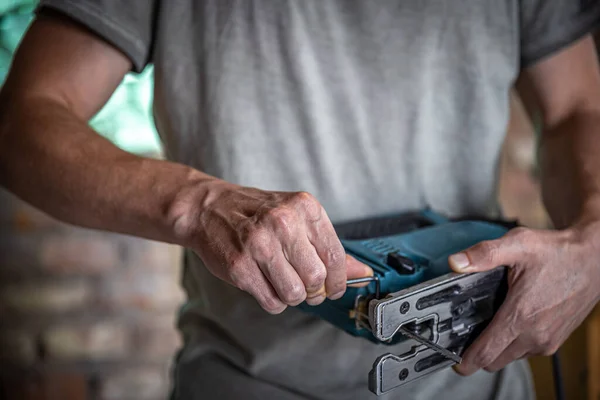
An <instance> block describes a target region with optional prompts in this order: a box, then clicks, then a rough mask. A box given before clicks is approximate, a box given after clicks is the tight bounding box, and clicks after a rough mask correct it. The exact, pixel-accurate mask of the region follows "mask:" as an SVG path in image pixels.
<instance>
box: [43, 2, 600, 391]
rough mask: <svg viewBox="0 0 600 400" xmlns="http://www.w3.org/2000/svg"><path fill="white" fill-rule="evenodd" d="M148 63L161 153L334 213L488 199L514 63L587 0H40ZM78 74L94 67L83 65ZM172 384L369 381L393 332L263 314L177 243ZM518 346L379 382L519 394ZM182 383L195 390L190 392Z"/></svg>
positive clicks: (595, 10) (522, 381) (467, 209)
mask: <svg viewBox="0 0 600 400" xmlns="http://www.w3.org/2000/svg"><path fill="white" fill-rule="evenodd" d="M41 3H42V5H43V7H42V9H44V7H52V8H54V9H57V10H60V11H62V12H64V13H66V14H67V15H69V16H71V17H72V18H74V19H76V20H78V21H80V22H81V23H82V24H84V25H86V26H87V27H89V28H90V29H91V30H92V31H95V32H96V33H98V34H99V35H100V36H101V37H103V38H105V39H106V40H107V41H109V42H111V43H113V44H114V45H115V46H116V47H118V48H119V49H121V50H122V51H123V52H124V53H125V54H127V55H128V56H129V57H130V58H131V60H132V61H133V64H134V69H135V71H140V70H142V69H143V68H144V67H145V66H146V65H147V64H148V63H152V64H154V67H155V107H154V108H155V120H156V125H157V128H158V130H159V132H160V135H161V137H162V139H163V142H164V146H165V150H166V154H167V156H168V158H170V159H172V160H175V161H178V162H181V163H185V164H187V165H190V166H193V167H195V168H197V169H199V170H202V171H204V172H206V173H209V174H211V175H214V176H217V177H220V178H223V179H226V180H229V181H231V182H235V183H239V184H243V185H248V186H255V187H259V188H263V189H276V190H304V191H308V192H311V193H312V194H314V195H315V196H316V197H317V199H318V200H320V202H321V203H322V204H323V205H324V207H325V209H326V211H327V212H328V214H329V216H330V217H331V219H332V220H333V221H334V222H341V221H344V220H348V219H356V218H360V217H368V216H376V215H381V214H390V213H395V212H400V211H405V210H409V209H410V210H412V209H417V208H421V207H423V206H426V205H428V206H431V207H432V208H434V209H436V210H439V211H441V212H444V213H447V214H449V215H460V214H465V213H468V214H471V215H473V214H481V215H492V214H495V213H497V210H498V207H497V204H496V192H495V188H496V175H497V164H498V160H499V153H500V149H501V145H502V142H503V139H504V136H505V130H506V127H507V122H508V119H509V90H510V88H511V86H512V84H513V82H514V80H515V78H516V77H517V75H518V74H519V72H520V70H521V69H522V68H523V67H525V66H528V65H531V64H533V63H535V62H536V61H538V60H540V59H542V58H544V57H546V56H548V55H549V54H552V53H553V52H555V51H557V50H559V49H561V48H562V47H564V46H565V45H568V44H569V43H572V42H573V41H574V40H576V39H578V38H580V37H581V36H582V35H583V34H584V33H586V32H588V31H589V30H590V29H591V28H592V26H593V25H594V24H595V22H596V20H597V17H598V15H599V11H600V10H599V6H600V5H599V4H598V2H595V1H583V0H581V1H580V0H546V1H544V0H493V1H492V0H487V1H481V0H460V1H458V0H457V1H452V2H450V1H439V0H380V1H374V0H204V1H201V0H152V1H151V0H42V2H41ZM90 79H93V77H91V78H90ZM183 285H184V287H185V289H186V291H187V293H188V296H189V299H190V302H189V304H188V305H187V306H186V307H184V309H183V310H182V314H181V318H180V327H181V330H182V332H184V334H185V337H186V341H187V344H188V346H187V347H186V349H185V350H184V351H183V352H182V354H181V355H180V358H179V361H180V366H179V368H178V371H179V374H178V376H177V378H176V382H177V385H178V389H179V390H181V393H182V394H181V395H180V398H186V399H188V398H193V399H196V398H198V399H199V398H203V399H205V398H210V399H212V398H220V399H232V398H243V399H250V398H251V399H254V398H257V399H258V398H261V399H262V398H269V399H270V398H274V399H300V398H319V399H370V398H373V397H374V396H372V395H370V393H369V392H368V391H367V384H366V379H367V373H368V371H369V369H370V368H371V365H372V362H373V361H374V360H375V358H376V357H377V356H379V355H381V354H382V353H383V352H385V351H391V352H393V351H394V349H393V348H388V347H383V346H380V345H375V344H372V343H370V342H368V341H366V340H363V339H358V338H354V337H351V336H350V335H348V334H346V333H344V332H342V331H340V330H339V329H337V328H335V327H333V326H331V325H329V324H328V323H326V322H323V321H321V320H318V319H316V318H315V317H313V316H310V315H307V314H305V313H303V312H301V311H299V310H296V309H293V308H290V309H288V310H286V311H285V312H284V313H283V314H281V315H277V316H272V315H269V314H267V313H266V312H263V311H262V310H261V309H260V308H259V307H258V305H257V304H256V302H255V300H254V299H253V298H251V297H250V296H249V295H247V294H245V293H242V292H240V291H239V290H237V289H235V288H233V287H231V286H229V285H227V284H225V283H223V282H221V281H220V280H218V279H216V278H215V277H213V276H212V275H211V274H210V273H208V272H207V270H206V269H205V268H204V267H203V266H202V264H201V262H200V260H199V259H198V258H197V257H196V256H195V255H194V254H193V253H192V252H187V253H186V262H185V268H184V278H183ZM530 386H531V382H530V377H529V372H528V370H527V368H526V367H525V364H524V362H518V363H513V364H512V365H511V366H509V367H508V368H506V369H505V370H504V371H503V372H500V373H497V374H488V373H486V372H480V373H477V374H475V375H474V376H472V377H469V378H460V377H458V375H456V374H455V373H454V372H453V371H451V370H447V371H444V372H440V373H437V374H434V375H430V376H429V377H427V378H425V379H422V380H420V381H417V382H415V383H413V384H411V385H408V386H406V387H404V388H401V389H399V390H397V391H395V392H393V393H391V394H390V396H386V397H383V398H390V399H401V398H415V399H422V398H433V397H435V398H445V399H446V398H457V399H458V398H470V399H492V398H524V397H525V396H526V395H527V394H530V393H531V392H530V390H531V387H530ZM191 393H194V394H193V395H192V394H191Z"/></svg>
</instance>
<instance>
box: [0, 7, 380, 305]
mask: <svg viewBox="0 0 600 400" xmlns="http://www.w3.org/2000/svg"><path fill="white" fill-rule="evenodd" d="M130 68H131V63H130V61H129V60H128V59H127V58H126V57H125V56H124V55H123V54H121V53H120V52H119V51H117V50H115V49H114V48H113V47H111V46H110V45H108V44H106V43H104V42H103V41H102V40H100V39H98V38H96V37H95V36H94V35H92V34H90V33H88V32H86V31H85V30H83V29H81V28H79V27H78V26H76V25H73V24H71V23H68V22H65V21H63V20H62V19H56V18H42V19H40V20H38V21H36V22H34V23H33V25H32V27H31V29H30V30H29V32H28V33H27V34H26V35H25V37H24V39H23V42H22V44H21V46H20V48H19V50H18V52H17V54H16V56H15V60H14V65H13V67H12V70H11V72H10V73H9V76H8V78H7V81H6V84H5V86H4V88H3V89H2V92H1V93H0V110H1V111H0V184H1V185H3V186H6V187H7V188H8V189H9V190H11V191H12V192H13V193H15V194H16V195H18V196H20V197H21V198H22V199H24V200H25V201H27V202H29V203H31V204H33V205H34V206H37V207H38V208H40V209H41V210H43V211H46V212H47V213H49V214H51V215H53V216H54V217H56V218H58V219H61V220H63V221H67V222H70V223H72V224H76V225H80V226H86V227H90V228H94V229H102V230H108V231H113V232H120V233H126V234H130V235H135V236H139V237H144V238H148V239H154V240H160V241H165V242H171V243H176V244H179V245H182V246H185V247H189V248H191V249H193V250H194V251H195V252H196V254H198V256H199V257H200V258H201V259H202V260H203V261H204V264H205V265H206V267H207V269H208V270H209V271H210V272H212V273H213V274H214V275H215V276H217V277H218V278H220V279H222V280H224V281H226V282H228V283H230V284H232V285H234V286H236V287H238V288H239V289H241V290H244V291H246V292H248V293H250V294H251V295H252V296H254V297H255V298H256V299H257V301H258V302H259V304H260V305H261V306H262V307H263V308H264V309H265V310H267V311H268V312H271V313H279V312H281V311H283V310H284V309H285V308H286V307H287V306H288V305H297V304H299V303H301V302H302V301H305V300H306V302H307V303H308V304H313V305H316V304H319V303H321V302H323V301H324V300H325V298H326V296H329V297H330V298H339V297H341V296H342V295H343V293H344V291H345V290H346V278H347V277H361V276H365V275H367V274H372V271H371V270H370V269H369V268H368V267H366V266H365V265H363V264H361V263H359V262H358V261H356V260H353V259H351V258H349V257H346V255H345V254H344V250H343V247H342V245H341V243H340V241H339V239H338V237H337V235H336V234H335V231H334V229H333V226H332V224H331V222H330V221H329V218H328V217H327V214H326V212H325V210H324V209H323V207H322V206H321V205H320V204H319V203H318V201H317V200H316V199H315V198H313V197H312V196H311V195H309V194H308V193H302V192H299V193H286V192H273V191H263V190H259V189H255V188H247V187H241V186H239V185H234V184H231V183H228V182H224V181H222V180H219V179H216V178H213V177H211V176H208V175H206V174H204V173H202V172H200V171H197V170H194V169H192V168H189V167H187V166H184V165H181V164H177V163H172V162H167V161H161V160H153V159H146V158H142V157H137V156H135V155H132V154H129V153H127V152H125V151H122V150H120V149H118V148H117V147H116V146H114V145H113V144H111V143H110V142H109V141H107V140H105V139H103V138H102V137H101V136H99V135H98V134H96V133H95V132H93V131H92V130H91V129H90V128H89V127H88V125H87V121H88V120H89V119H90V118H91V117H92V116H93V115H94V114H95V113H96V112H97V111H98V110H99V109H100V108H101V107H102V105H103V104H104V103H105V102H106V101H107V100H108V99H109V98H110V95H111V93H112V92H113V91H114V89H115V88H116V87H117V86H118V84H119V83H120V81H121V80H122V78H123V76H124V75H125V74H126V73H127V71H128V70H129V69H130Z"/></svg>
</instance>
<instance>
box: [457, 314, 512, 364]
mask: <svg viewBox="0 0 600 400" xmlns="http://www.w3.org/2000/svg"><path fill="white" fill-rule="evenodd" d="M512 309H514V308H512V307H511V306H510V303H507V302H505V303H504V304H503V305H502V306H501V307H500V309H499V310H498V312H497V313H496V315H495V316H494V318H493V319H492V321H491V322H490V323H489V325H488V326H487V327H486V328H485V329H484V330H483V332H482V333H481V334H480V335H479V337H477V339H475V340H474V341H473V343H472V344H471V345H470V346H469V347H468V348H467V350H466V351H465V353H464V355H463V360H462V362H461V363H460V364H458V365H455V366H454V369H455V371H456V372H458V373H459V374H460V375H464V376H468V375H472V374H473V373H475V372H476V371H477V370H479V369H481V368H483V367H485V366H487V365H490V364H491V363H492V362H494V361H495V360H496V359H497V358H498V357H499V356H500V354H502V352H504V350H506V348H507V347H508V346H509V345H510V344H511V343H512V342H513V341H514V340H515V339H516V338H517V336H518V331H517V329H515V326H516V324H515V321H514V318H513V317H512V315H513V314H512V313H511V311H510V310H512Z"/></svg>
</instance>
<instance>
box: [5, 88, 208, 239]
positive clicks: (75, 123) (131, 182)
mask: <svg viewBox="0 0 600 400" xmlns="http://www.w3.org/2000/svg"><path fill="white" fill-rule="evenodd" d="M1 105H2V108H0V109H1V110H2V112H1V115H0V185H2V186H5V187H7V188H8V189H9V190H10V191H12V192H13V193H15V194H16V195H17V196H19V197H21V198H22V199H24V200H25V201H27V202H29V203H31V204H33V205H34V206H36V207H38V208H40V209H41V210H43V211H45V212H47V213H48V214H50V215H52V216H54V217H56V218H58V219H60V220H63V221H65V222H69V223H72V224H75V225H80V226H85V227H89V228H94V229H102V230H108V231H113V232H120V233H125V234H131V235H136V236H140V237H144V238H148V239H153V240H161V241H166V242H171V243H175V242H177V241H178V238H177V237H176V234H175V232H174V219H175V218H176V215H174V211H173V204H174V200H175V198H176V197H177V196H178V194H179V193H181V192H182V190H184V189H185V187H186V186H190V185H194V186H196V187H197V186H198V185H200V186H201V182H204V181H205V180H207V179H211V178H210V177H208V176H207V175H205V174H202V173H201V172H199V171H196V170H193V169H191V168H188V167H186V166H183V165H179V164H175V163H170V162H166V161H162V160H154V159H148V158H142V157H138V156H135V155H133V154H130V153H127V152H125V151H122V150H120V149H118V148H117V147H116V146H114V145H113V144H112V143H110V142H109V141H108V140H106V139H104V138H102V137H101V136H99V135H98V134H96V133H95V132H93V131H91V129H90V128H89V127H88V125H87V124H86V123H85V121H83V120H81V119H79V118H77V117H76V116H75V114H74V113H72V112H70V110H69V108H68V105H67V104H63V103H61V102H60V101H56V100H52V99H48V98H37V99H36V98H28V99H15V98H10V99H6V97H5V98H4V99H3V101H2V102H1Z"/></svg>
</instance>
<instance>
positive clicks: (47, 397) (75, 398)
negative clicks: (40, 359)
mask: <svg viewBox="0 0 600 400" xmlns="http://www.w3.org/2000/svg"><path fill="white" fill-rule="evenodd" d="M0 387H1V388H2V395H4V396H5V397H1V396H0V398H2V399H7V400H9V399H18V400H56V399H60V400H85V399H89V398H90V397H89V396H90V393H89V391H88V381H87V376H85V374H83V373H62V372H60V373H57V372H44V373H43V374H41V375H40V374H28V375H23V376H18V377H11V379H10V380H9V379H6V380H5V381H0Z"/></svg>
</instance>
